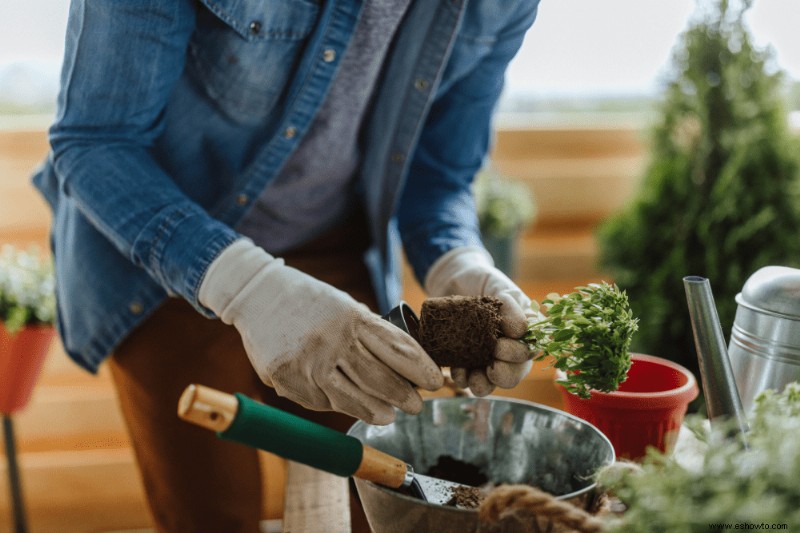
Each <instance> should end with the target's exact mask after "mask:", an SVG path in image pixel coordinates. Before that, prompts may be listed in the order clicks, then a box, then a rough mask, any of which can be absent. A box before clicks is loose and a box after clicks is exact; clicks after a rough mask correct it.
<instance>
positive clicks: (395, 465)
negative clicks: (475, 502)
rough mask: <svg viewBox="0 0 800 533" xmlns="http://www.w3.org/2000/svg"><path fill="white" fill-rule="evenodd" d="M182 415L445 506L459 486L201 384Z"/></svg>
mask: <svg viewBox="0 0 800 533" xmlns="http://www.w3.org/2000/svg"><path fill="white" fill-rule="evenodd" d="M178 416H180V417H181V418H182V419H184V420H186V421H189V422H192V423H194V424H197V425H199V426H202V427H205V428H207V429H211V430H213V431H216V432H217V436H218V437H220V438H222V439H226V440H231V441H235V442H238V443H240V444H244V445H246V446H251V447H254V448H258V449H261V450H264V451H267V452H270V453H274V454H276V455H278V456H280V457H283V458H285V459H289V460H291V461H295V462H298V463H303V464H305V465H308V466H311V467H313V468H318V469H320V470H324V471H326V472H330V473H331V474H335V475H338V476H343V477H349V476H354V477H357V478H360V479H365V480H367V481H372V482H374V483H377V484H379V485H383V486H385V487H390V488H394V489H406V490H407V491H408V493H409V494H410V495H412V496H415V497H418V498H420V499H422V500H424V501H427V502H429V503H433V504H438V505H446V504H448V503H450V502H451V501H453V499H454V496H455V494H456V493H457V492H455V491H458V490H459V488H460V487H466V485H462V484H460V483H454V482H452V481H447V480H443V479H438V478H434V477H430V476H424V475H421V474H417V473H415V472H414V471H413V469H412V467H411V465H409V464H407V463H405V462H404V461H401V460H400V459H397V458H396V457H393V456H391V455H389V454H386V453H384V452H381V451H380V450H377V449H375V448H372V447H370V446H367V445H365V444H362V443H361V441H359V440H358V439H356V438H355V437H351V436H349V435H345V434H344V433H341V432H338V431H335V430H332V429H330V428H327V427H325V426H321V425H319V424H316V423H314V422H311V421H309V420H306V419H304V418H301V417H298V416H295V415H293V414H290V413H287V412H285V411H281V410H280V409H276V408H274V407H270V406H268V405H265V404H263V403H260V402H257V401H255V400H253V399H251V398H248V397H247V396H244V395H242V394H235V395H233V394H228V393H225V392H222V391H219V390H216V389H212V388H210V387H205V386H203V385H189V386H188V387H187V388H186V390H185V391H184V392H183V394H182V395H181V398H180V401H179V402H178Z"/></svg>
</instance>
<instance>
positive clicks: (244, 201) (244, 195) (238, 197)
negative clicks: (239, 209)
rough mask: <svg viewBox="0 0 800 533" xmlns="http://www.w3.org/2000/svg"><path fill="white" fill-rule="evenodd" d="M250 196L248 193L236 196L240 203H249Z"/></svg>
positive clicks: (237, 201)
mask: <svg viewBox="0 0 800 533" xmlns="http://www.w3.org/2000/svg"><path fill="white" fill-rule="evenodd" d="M247 200H248V197H247V195H246V194H240V195H239V196H237V197H236V203H237V204H239V205H245V204H246V203H247Z"/></svg>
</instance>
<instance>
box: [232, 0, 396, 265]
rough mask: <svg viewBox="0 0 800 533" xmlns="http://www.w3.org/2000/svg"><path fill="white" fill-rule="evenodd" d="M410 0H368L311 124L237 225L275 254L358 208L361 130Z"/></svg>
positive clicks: (311, 236) (296, 244) (322, 230)
mask: <svg viewBox="0 0 800 533" xmlns="http://www.w3.org/2000/svg"><path fill="white" fill-rule="evenodd" d="M410 2H411V0H365V1H364V4H363V6H362V8H361V13H360V15H359V20H358V22H357V23H356V24H357V25H356V28H355V31H354V33H353V36H352V38H351V41H350V43H349V44H348V47H347V50H346V52H345V54H344V57H343V58H342V59H341V64H340V65H339V71H338V72H337V74H336V78H335V79H334V80H333V82H332V84H331V88H330V91H329V93H328V96H327V97H326V99H325V101H324V102H323V103H322V106H321V108H320V110H319V112H318V114H317V116H316V117H315V119H314V123H313V124H312V126H311V128H310V130H309V131H308V133H307V134H306V135H305V137H304V138H303V139H302V141H301V143H300V145H299V146H298V147H297V149H296V150H295V151H294V152H293V153H292V155H291V156H290V157H289V159H288V161H287V162H286V164H285V165H284V167H283V168H282V169H281V171H280V172H279V174H278V175H277V176H276V177H275V179H273V180H272V181H271V182H270V183H269V185H267V187H265V189H264V191H262V193H261V194H260V195H259V197H258V198H257V199H256V201H255V202H254V203H253V207H252V208H251V209H250V211H248V213H247V215H245V217H244V218H243V219H242V220H241V222H240V223H239V225H238V226H237V228H236V229H237V230H238V231H239V232H241V233H242V234H243V235H246V236H248V237H250V238H251V239H253V241H254V242H255V243H256V244H258V245H259V246H261V247H263V248H264V249H265V250H267V251H268V252H270V253H281V252H284V251H286V250H289V249H291V248H293V247H295V246H298V245H300V244H302V243H304V242H307V241H308V240H310V239H312V238H314V237H316V236H317V235H319V234H321V233H323V232H324V231H325V230H327V229H330V228H331V227H332V226H334V225H336V224H337V223H338V222H340V221H342V220H343V219H344V218H345V217H346V216H347V215H348V213H350V211H351V210H352V209H353V208H354V206H355V202H356V195H355V190H354V188H355V175H356V172H357V170H358V166H359V163H360V161H361V153H360V147H359V133H360V129H361V124H362V122H363V118H364V115H365V113H366V111H367V108H368V105H369V102H370V98H371V96H372V92H373V90H374V89H375V84H376V81H377V79H378V76H379V75H380V71H381V67H382V65H383V62H384V60H385V58H386V53H387V50H388V48H389V45H390V44H391V41H392V38H393V36H394V34H395V32H396V30H397V28H398V26H399V24H400V21H401V19H402V18H403V15H404V13H405V11H406V9H407V8H408V5H409V4H410Z"/></svg>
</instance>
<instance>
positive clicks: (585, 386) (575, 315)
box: [524, 282, 638, 398]
mask: <svg viewBox="0 0 800 533" xmlns="http://www.w3.org/2000/svg"><path fill="white" fill-rule="evenodd" d="M533 307H534V310H536V311H539V310H541V309H543V310H544V311H545V313H546V317H545V318H543V319H542V320H539V321H536V322H533V323H532V324H531V325H530V326H529V327H528V333H527V334H526V336H525V337H524V340H525V341H526V342H528V343H529V344H530V345H531V348H532V349H533V350H541V351H542V353H541V354H540V355H538V356H537V357H536V360H542V359H546V358H552V359H553V366H555V368H557V369H559V370H563V371H564V372H565V374H566V379H564V380H560V381H558V383H560V384H562V385H564V387H565V388H566V389H567V390H568V391H569V392H571V393H572V394H577V395H578V396H580V397H581V398H588V397H589V396H590V395H591V390H592V389H595V390H599V391H602V392H609V391H615V390H617V388H618V387H619V384H620V383H622V382H623V381H625V378H626V377H627V376H628V370H629V369H630V367H631V354H630V345H631V338H632V337H633V334H634V333H635V332H636V329H637V322H638V321H637V320H636V319H635V318H634V317H633V314H632V313H631V309H630V306H629V305H628V297H627V295H626V294H625V293H624V292H622V291H620V290H619V288H617V286H616V285H609V284H608V283H605V282H603V283H599V284H598V283H592V284H589V285H588V286H587V287H576V290H575V292H572V293H570V294H566V295H564V296H559V295H558V294H549V295H548V296H547V299H545V300H542V303H541V305H539V304H537V303H536V302H533Z"/></svg>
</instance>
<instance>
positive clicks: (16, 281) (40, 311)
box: [0, 245, 56, 334]
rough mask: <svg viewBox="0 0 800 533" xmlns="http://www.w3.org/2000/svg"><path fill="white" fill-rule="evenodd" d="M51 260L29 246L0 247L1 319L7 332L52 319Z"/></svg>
mask: <svg viewBox="0 0 800 533" xmlns="http://www.w3.org/2000/svg"><path fill="white" fill-rule="evenodd" d="M54 286H55V281H54V276H53V263H52V261H51V260H50V259H49V258H44V257H42V255H41V254H40V253H39V251H38V250H37V249H36V248H35V247H32V248H30V249H29V250H18V249H16V248H14V247H12V246H9V245H5V246H3V247H2V249H0V322H2V323H3V325H4V326H5V328H6V330H8V332H9V333H12V334H13V333H16V332H17V331H19V330H20V329H22V328H23V327H25V326H27V325H36V324H52V323H53V322H54V321H55V313H56V312H55V308H56V306H55V292H54Z"/></svg>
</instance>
